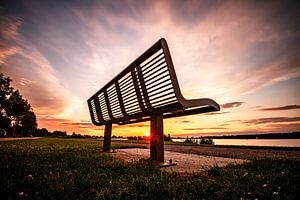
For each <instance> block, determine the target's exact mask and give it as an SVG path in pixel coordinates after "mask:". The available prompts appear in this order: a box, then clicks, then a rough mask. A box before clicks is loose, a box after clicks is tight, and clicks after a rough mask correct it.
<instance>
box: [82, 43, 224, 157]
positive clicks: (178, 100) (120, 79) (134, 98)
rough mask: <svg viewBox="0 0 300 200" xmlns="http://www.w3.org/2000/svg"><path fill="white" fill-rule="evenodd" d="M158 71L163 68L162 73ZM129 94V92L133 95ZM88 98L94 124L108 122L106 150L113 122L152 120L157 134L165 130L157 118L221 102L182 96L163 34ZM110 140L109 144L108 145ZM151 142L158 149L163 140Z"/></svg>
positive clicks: (203, 109)
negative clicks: (104, 107) (113, 90)
mask: <svg viewBox="0 0 300 200" xmlns="http://www.w3.org/2000/svg"><path fill="white" fill-rule="evenodd" d="M156 54H157V55H156ZM146 61H147V63H146V64H144V65H143V66H142V63H143V62H146ZM143 70H144V71H143ZM158 72H162V74H159V73H158ZM145 74H146V75H147V76H146V79H145V77H144V75H145ZM160 76H161V77H160ZM151 77H152V78H153V79H151ZM159 78H160V79H159ZM163 81H165V82H163ZM130 83H132V85H131V84H130ZM156 83H157V84H156ZM147 84H148V85H150V86H149V88H151V87H152V90H153V91H155V89H157V90H158V91H157V92H153V91H151V92H150V93H149V92H148V89H149V88H148V89H147ZM111 86H114V87H115V93H116V94H115V93H114V94H111V93H112V92H111V90H110V91H108V88H110V87H111ZM156 87H157V88H156ZM164 87H166V88H164ZM160 89H161V91H163V92H167V93H165V94H163V92H160ZM131 91H132V92H131ZM149 91H150V89H149ZM122 92H123V93H122ZM161 93H162V94H161ZM128 94H130V95H129V96H130V97H129V96H128ZM100 95H103V96H104V101H103V99H102V101H101V100H100V98H99V96H100ZM109 95H112V96H111V98H117V100H115V101H118V102H119V104H118V105H117V104H116V103H114V104H113V105H111V103H110V98H109ZM151 95H152V96H151ZM155 95H156V96H155ZM164 95H165V96H164ZM150 98H152V100H151V99H150ZM155 98H157V99H155ZM153 99H154V100H153ZM155 100H156V101H155ZM100 101H101V103H102V104H105V105H106V108H107V111H104V110H101V106H100ZM87 102H88V107H89V111H90V115H91V120H92V122H93V124H94V125H96V126H101V125H105V126H107V127H106V128H105V135H106V137H105V138H106V139H105V140H106V141H105V142H104V143H105V144H106V146H105V147H103V150H104V151H108V149H109V148H110V139H109V142H108V141H107V140H108V137H110V136H109V135H111V124H113V123H115V124H119V125H124V124H131V123H138V122H143V121H149V120H151V129H153V136H154V135H156V130H160V132H163V130H162V125H158V124H162V123H161V122H160V120H157V119H166V118H172V117H179V116H185V115H192V114H199V113H206V112H212V111H218V110H220V106H219V105H218V104H217V103H216V102H215V101H213V100H212V99H208V98H200V99H192V100H187V99H185V98H184V97H183V96H182V93H181V91H180V87H179V84H178V80H177V76H176V73H175V69H174V66H173V62H172V59H171V54H170V51H169V48H168V45H167V42H166V40H165V39H164V38H161V39H160V40H159V41H157V42H156V43H155V44H154V45H153V46H151V47H150V48H149V49H148V50H147V51H145V52H144V53H143V54H142V55H141V56H139V57H138V58H137V59H136V60H135V61H133V62H132V63H131V64H130V65H129V66H127V67H126V68H125V69H124V70H123V71H122V72H121V73H119V74H118V75H117V76H116V77H114V78H113V79H112V80H111V81H110V82H108V83H107V84H106V85H105V86H104V87H102V88H101V89H100V90H99V91H98V92H96V93H95V94H94V95H93V96H92V97H90V98H89V99H88V100H87ZM126 103H127V104H130V106H128V107H126V106H125V104H126ZM112 109H115V112H116V113H119V114H118V115H117V116H114V114H113V112H112ZM116 109H117V110H116ZM105 116H106V118H105ZM108 118H109V119H108ZM152 127H154V128H152ZM161 130H162V131H161ZM109 132H110V133H109ZM159 135H160V136H157V137H161V134H159ZM162 135H163V133H162ZM153 138H154V137H153ZM159 140H160V139H159ZM108 143H109V147H108V146H107V145H108ZM151 144H153V145H154V144H155V149H157V148H158V147H157V145H159V146H161V145H163V142H162V144H161V142H159V144H158V143H155V142H153V141H152V142H151ZM151 149H152V150H151V152H156V153H155V154H157V151H154V150H153V149H154V147H151ZM158 149H160V151H161V149H163V148H161V147H160V148H158ZM160 153H161V152H160ZM151 158H153V159H154V160H156V161H159V162H162V159H163V156H158V155H152V153H151Z"/></svg>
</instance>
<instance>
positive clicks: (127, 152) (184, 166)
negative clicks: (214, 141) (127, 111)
mask: <svg viewBox="0 0 300 200" xmlns="http://www.w3.org/2000/svg"><path fill="white" fill-rule="evenodd" d="M149 154H150V151H149V149H140V148H133V149H117V150H115V153H112V155H113V156H114V157H116V158H119V159H123V160H125V161H128V162H133V161H138V160H140V159H142V158H144V159H149ZM170 159H172V162H173V163H174V162H175V163H177V165H175V166H169V167H163V168H161V170H163V171H168V172H172V171H176V172H178V173H193V172H199V171H203V170H205V169H207V168H209V167H212V166H215V165H218V166H220V167H222V166H225V165H227V164H229V163H233V164H240V163H244V162H245V161H246V160H242V159H232V158H224V157H215V156H200V155H196V154H187V153H178V152H173V151H165V160H170Z"/></svg>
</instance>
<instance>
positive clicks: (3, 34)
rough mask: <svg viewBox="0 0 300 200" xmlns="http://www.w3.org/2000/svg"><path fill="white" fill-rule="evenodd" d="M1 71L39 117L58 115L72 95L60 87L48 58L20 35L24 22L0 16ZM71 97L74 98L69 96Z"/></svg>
mask: <svg viewBox="0 0 300 200" xmlns="http://www.w3.org/2000/svg"><path fill="white" fill-rule="evenodd" d="M0 24H1V31H0V69H1V71H2V72H3V73H4V74H5V75H6V76H10V77H11V78H12V79H13V82H12V85H13V86H14V87H15V88H16V89H19V90H20V91H21V94H22V95H23V96H24V97H25V98H26V99H28V100H29V103H30V104H31V105H32V107H33V109H34V112H35V113H36V114H37V115H38V116H39V115H58V114H61V113H63V112H64V110H65V109H66V107H68V103H69V100H68V97H67V96H68V95H70V93H69V92H68V91H67V90H66V89H65V88H64V87H63V86H62V85H61V84H60V82H59V79H58V78H57V77H56V75H55V71H54V68H53V66H52V65H51V64H50V63H49V61H48V60H47V58H46V57H45V56H44V55H43V54H42V53H41V52H40V51H39V50H38V49H37V48H36V47H35V46H34V44H32V43H31V42H28V41H27V40H25V39H24V38H23V36H22V35H21V34H20V28H21V27H22V26H23V20H22V19H20V18H16V17H10V16H5V17H3V16H0ZM69 97H71V95H70V96H69Z"/></svg>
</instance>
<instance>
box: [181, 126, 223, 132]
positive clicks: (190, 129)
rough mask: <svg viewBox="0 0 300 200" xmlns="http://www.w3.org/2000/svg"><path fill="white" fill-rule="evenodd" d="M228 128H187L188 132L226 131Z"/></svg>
mask: <svg viewBox="0 0 300 200" xmlns="http://www.w3.org/2000/svg"><path fill="white" fill-rule="evenodd" d="M225 129H228V128H226V127H212V128H185V129H184V130H186V131H197V130H198V131H201V130H225Z"/></svg>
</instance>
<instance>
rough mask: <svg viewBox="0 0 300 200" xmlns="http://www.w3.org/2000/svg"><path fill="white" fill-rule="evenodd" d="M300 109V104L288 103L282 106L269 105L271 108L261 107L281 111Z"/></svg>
mask: <svg viewBox="0 0 300 200" xmlns="http://www.w3.org/2000/svg"><path fill="white" fill-rule="evenodd" d="M295 109H300V105H286V106H281V107H269V108H261V109H259V110H260V111H281V110H295Z"/></svg>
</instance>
